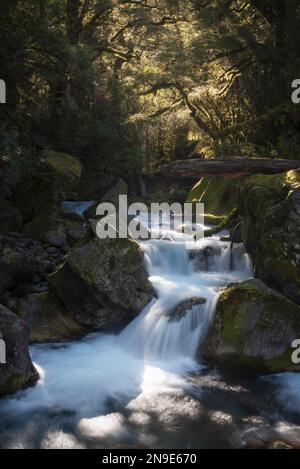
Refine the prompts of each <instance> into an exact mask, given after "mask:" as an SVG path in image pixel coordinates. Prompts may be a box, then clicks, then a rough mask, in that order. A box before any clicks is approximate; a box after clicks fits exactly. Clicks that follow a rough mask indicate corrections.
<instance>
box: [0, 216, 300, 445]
mask: <svg viewBox="0 0 300 469" xmlns="http://www.w3.org/2000/svg"><path fill="white" fill-rule="evenodd" d="M143 222H145V223H146V221H145V219H144V220H143ZM162 226H163V225H162ZM160 227H161V225H160ZM149 228H150V229H152V230H154V229H157V228H158V226H152V227H149ZM223 235H224V233H221V234H219V235H218V236H215V237H212V238H205V239H201V240H198V241H196V242H195V241H194V239H193V237H192V235H188V234H186V235H184V237H182V236H179V235H178V233H176V232H170V230H169V229H168V228H166V229H165V231H164V233H163V239H159V240H157V239H153V240H149V241H145V242H141V249H142V250H143V252H144V261H145V266H146V269H147V271H148V273H149V276H150V281H151V282H152V284H153V287H154V290H155V292H156V298H154V299H153V301H152V302H151V303H150V304H149V305H148V306H147V307H146V308H145V309H144V310H143V311H142V312H141V313H140V315H139V316H138V317H137V318H136V319H135V320H134V321H133V322H132V323H131V324H129V325H128V326H127V327H126V328H125V329H124V330H123V331H122V332H121V333H120V334H119V335H105V334H92V335H90V336H88V337H86V338H85V339H83V340H82V341H80V342H76V343H70V344H51V345H36V346H32V347H31V355H32V359H33V361H34V363H35V365H36V367H37V368H38V370H39V372H40V376H41V378H40V381H39V382H38V384H37V385H36V386H35V387H34V388H30V389H27V390H25V391H22V392H19V393H17V394H16V395H15V396H12V397H10V398H6V399H3V400H2V401H0V446H1V447H4V448H130V447H135V448H136V447H138V448H174V449H175V448H240V447H244V446H251V444H252V445H255V444H257V441H260V439H263V438H266V434H267V433H268V432H269V435H271V436H272V435H273V437H272V438H273V439H276V438H279V437H280V436H281V435H285V434H286V432H290V433H291V434H292V435H293V437H294V438H296V439H297V438H299V427H298V425H300V399H299V394H300V380H299V378H298V376H296V375H290V374H286V375H280V376H277V377H274V378H270V379H264V378H263V377H262V378H254V377H253V376H248V375H244V376H240V374H235V373H234V372H231V373H228V372H224V371H220V370H218V369H217V368H215V367H214V366H213V365H212V364H210V363H207V362H205V361H204V360H203V359H201V358H199V357H198V355H199V354H198V350H199V345H200V344H201V342H202V341H203V340H204V339H205V336H206V334H207V331H208V328H209V326H210V324H211V321H212V320H213V316H214V309H215V304H216V301H217V298H218V296H219V294H220V293H221V292H222V291H223V290H224V288H225V287H226V286H227V285H228V284H230V283H233V282H240V281H243V280H246V279H249V278H251V277H252V276H253V271H252V266H251V260H250V258H249V256H248V254H247V253H246V251H245V248H244V246H243V245H242V244H234V246H233V250H232V251H231V247H230V243H229V242H226V241H221V240H220V237H221V236H223ZM191 298H202V299H203V304H194V305H193V306H191V307H190V308H189V310H188V311H187V312H181V313H180V314H177V315H175V317H174V315H172V311H174V308H176V306H178V305H179V304H182V302H183V301H186V300H189V299H191ZM204 301H205V302H204ZM295 435H296V436H295ZM272 438H271V439H272ZM299 441H300V440H299ZM255 442H256V443H255Z"/></svg>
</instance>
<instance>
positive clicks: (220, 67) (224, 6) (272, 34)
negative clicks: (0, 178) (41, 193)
mask: <svg viewBox="0 0 300 469" xmlns="http://www.w3.org/2000/svg"><path fill="white" fill-rule="evenodd" d="M299 31H300V5H299V2H298V1H297V0H282V1H278V0H251V1H243V0H217V1H205V0H202V1H201V0H185V1H177V0H131V1H130V0H31V1H30V0H2V1H1V6H0V67H1V68H0V70H1V72H0V78H1V79H3V80H5V81H6V84H7V100H8V102H7V104H6V105H1V106H0V132H1V134H0V153H1V160H2V161H8V160H9V161H10V163H11V167H12V168H13V170H12V171H11V178H12V180H13V179H14V178H17V177H22V176H20V175H22V174H23V173H24V172H25V173H28V172H29V173H30V171H32V170H34V168H35V167H36V165H38V164H39V158H40V155H41V154H42V151H43V150H45V149H52V150H55V151H58V152H65V153H69V154H71V155H73V156H75V157H78V158H79V159H80V160H81V162H82V163H83V168H84V173H83V179H82V184H81V188H80V190H79V193H80V196H81V197H83V198H91V197H94V196H95V192H102V191H103V192H104V191H105V190H106V189H107V187H109V186H110V185H111V184H112V183H113V181H114V180H115V179H116V178H118V177H120V176H122V177H123V178H125V179H126V180H127V181H128V182H129V184H130V183H132V184H133V182H132V181H133V180H134V178H135V177H137V176H139V175H142V174H148V175H151V174H153V173H155V171H156V170H157V168H158V167H159V165H160V164H161V163H162V162H164V161H170V160H174V159H185V158H190V157H191V156H193V155H194V154H195V153H197V154H198V155H200V156H203V157H210V156H220V155H248V156H270V157H284V158H292V159H295V158H298V157H299V154H300V153H299V150H300V106H296V105H293V104H292V102H291V93H292V90H291V84H292V81H293V80H294V79H296V78H298V77H299V74H300V55H299V50H300V33H299ZM5 177H6V178H7V175H6V176H5ZM12 188H13V182H12V184H10V185H9V189H7V190H8V191H13V189H12ZM8 196H9V195H8Z"/></svg>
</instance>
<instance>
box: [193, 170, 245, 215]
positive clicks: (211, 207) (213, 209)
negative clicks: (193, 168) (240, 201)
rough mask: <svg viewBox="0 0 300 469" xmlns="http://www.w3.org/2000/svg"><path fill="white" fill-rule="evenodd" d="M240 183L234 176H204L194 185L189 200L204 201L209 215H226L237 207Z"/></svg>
mask: <svg viewBox="0 0 300 469" xmlns="http://www.w3.org/2000/svg"><path fill="white" fill-rule="evenodd" d="M240 184H241V182H240V181H239V180H236V179H232V178H226V177H213V176H212V177H203V178H202V179H200V181H199V182H198V183H197V184H196V185H195V186H194V187H193V189H192V190H191V192H190V194H189V195H188V199H187V201H188V202H195V203H196V202H199V203H204V204H205V213H206V214H207V215H212V216H213V217H220V216H226V215H228V214H229V213H231V212H232V211H233V210H234V209H235V208H236V207H237V196H238V189H239V186H240ZM218 221H219V219H217V223H218Z"/></svg>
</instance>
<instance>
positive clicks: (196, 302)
mask: <svg viewBox="0 0 300 469" xmlns="http://www.w3.org/2000/svg"><path fill="white" fill-rule="evenodd" d="M206 301H207V300H206V299H205V298H199V297H193V298H189V299H188V300H183V301H182V302H181V303H179V304H178V305H176V306H175V307H174V308H172V309H171V310H170V311H169V312H168V316H169V317H170V319H171V320H172V321H179V320H180V319H181V318H183V317H184V316H185V315H186V314H187V313H188V312H190V311H193V310H195V309H196V308H197V306H202V305H204V304H205V303H206Z"/></svg>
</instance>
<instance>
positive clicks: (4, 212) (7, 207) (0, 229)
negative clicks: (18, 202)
mask: <svg viewBox="0 0 300 469" xmlns="http://www.w3.org/2000/svg"><path fill="white" fill-rule="evenodd" d="M0 213H1V220H0V235H2V234H6V233H9V232H11V231H19V230H21V228H22V223H23V221H22V217H21V213H20V212H19V210H18V209H17V208H16V207H14V206H13V205H12V204H11V203H10V202H8V201H7V200H0Z"/></svg>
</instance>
